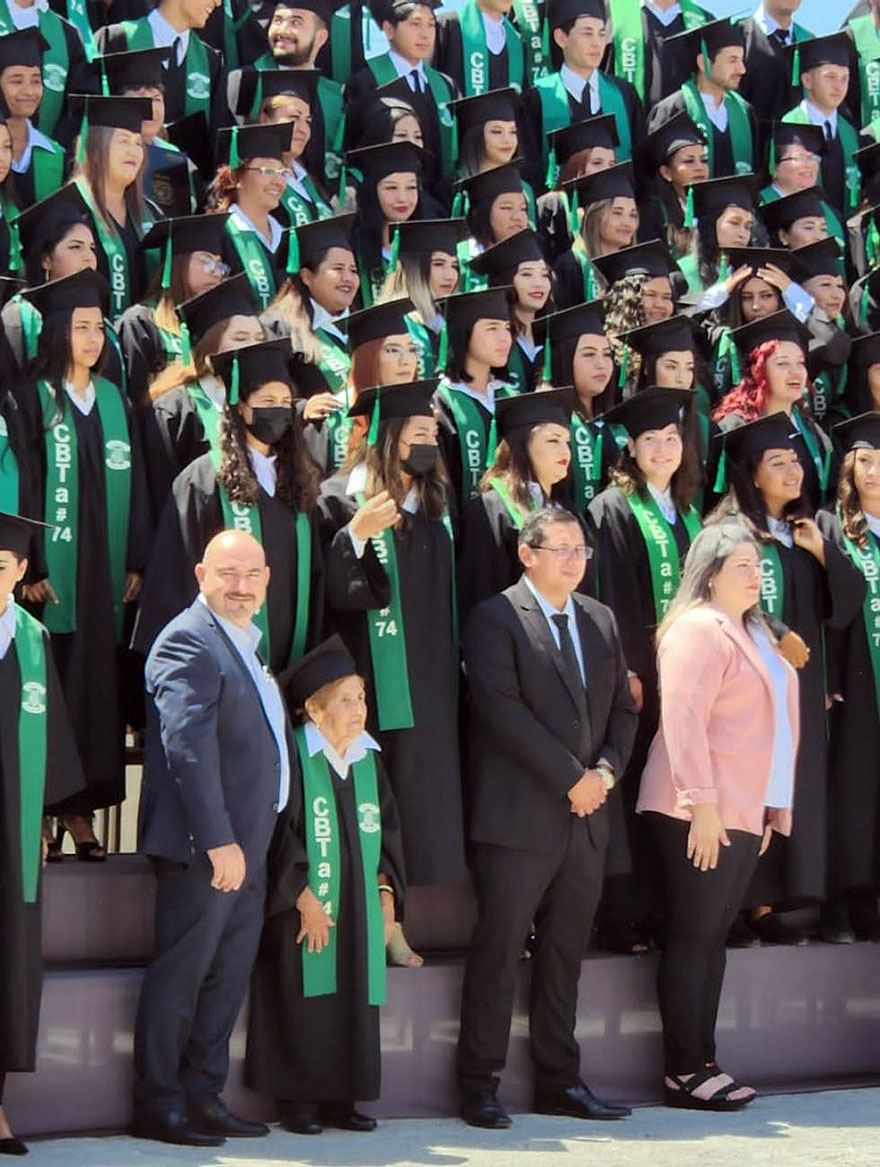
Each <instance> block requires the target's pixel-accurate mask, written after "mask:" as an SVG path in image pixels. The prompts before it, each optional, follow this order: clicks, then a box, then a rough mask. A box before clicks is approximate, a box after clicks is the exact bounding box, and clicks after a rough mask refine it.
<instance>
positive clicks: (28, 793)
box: [13, 603, 49, 904]
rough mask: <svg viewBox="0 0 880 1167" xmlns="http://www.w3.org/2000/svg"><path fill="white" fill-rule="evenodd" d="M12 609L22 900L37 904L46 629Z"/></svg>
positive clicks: (45, 734) (44, 741)
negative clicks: (17, 677)
mask: <svg viewBox="0 0 880 1167" xmlns="http://www.w3.org/2000/svg"><path fill="white" fill-rule="evenodd" d="M13 606H14V608H15V639H14V641H13V643H14V645H15V655H16V657H17V658H18V671H19V674H20V675H21V707H20V709H19V713H18V780H19V802H20V829H21V834H20V840H21V898H22V900H23V901H24V902H25V903H26V904H34V903H36V902H37V884H38V882H39V878H40V861H41V853H40V831H41V823H42V819H43V795H44V793H45V789H46V756H47V754H48V744H49V743H48V709H47V704H46V702H47V698H48V689H47V686H46V641H45V639H44V632H45V629H44V628H43V625H42V624H41V623H40V622H39V620H35V619H34V617H33V616H31V614H30V613H29V612H26V611H25V610H24V608H20V607H19V606H18V604H15V603H13Z"/></svg>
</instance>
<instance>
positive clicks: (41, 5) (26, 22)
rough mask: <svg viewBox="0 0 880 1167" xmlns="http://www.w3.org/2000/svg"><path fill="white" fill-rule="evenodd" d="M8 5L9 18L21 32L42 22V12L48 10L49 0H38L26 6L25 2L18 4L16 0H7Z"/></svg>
mask: <svg viewBox="0 0 880 1167" xmlns="http://www.w3.org/2000/svg"><path fill="white" fill-rule="evenodd" d="M6 7H7V10H8V11H9V19H10V20H11V21H12V23H13V24H14V25H15V27H16V28H17V29H18V30H19V32H21V30H22V29H25V28H36V27H37V25H38V24H39V23H40V13H41V12H46V11H47V9H48V7H49V2H48V0H36V3H35V4H29V5H27V7H25V6H24V5H23V4H16V2H15V0H7V5H6Z"/></svg>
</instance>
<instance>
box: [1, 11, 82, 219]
mask: <svg viewBox="0 0 880 1167" xmlns="http://www.w3.org/2000/svg"><path fill="white" fill-rule="evenodd" d="M37 27H38V28H39V31H40V32H41V33H42V34H43V36H44V37H45V39H46V41H47V43H48V45H49V47H48V48H47V49H46V51H45V53H43V67H42V75H43V98H42V101H41V102H40V108H39V109H38V110H37V129H38V130H39V131H40V133H42V134H45V135H46V136H47V137H51V136H52V134H54V133H55V127H56V126H57V125H58V122H59V119H60V118H61V114H62V113H63V111H64V91H65V89H66V88H67V75H68V73H69V72H70V54H69V53H68V51H67V38H66V37H65V35H64V21H63V20H62V19H61V17H60V16H58V14H57V13H55V12H53V11H52V9H51V8H49V9H47V10H46V11H45V12H41V13H40V14H39V16H38V18H37ZM15 31H16V30H15V25H14V24H13V21H12V17H11V16H10V15H9V7H8V5H7V4H6V0H0V37H3V36H8V35H9V34H10V33H13V32H15ZM62 159H63V155H62ZM60 185H61V184H60V183H59V186H60ZM55 189H56V190H57V189H58V188H57V187H56V188H55ZM51 193H52V191H51V190H49V191H48V192H47V194H51ZM43 197H45V196H41V195H37V198H38V199H40V198H43Z"/></svg>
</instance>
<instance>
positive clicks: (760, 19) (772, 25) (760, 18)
mask: <svg viewBox="0 0 880 1167" xmlns="http://www.w3.org/2000/svg"><path fill="white" fill-rule="evenodd" d="M753 19H754V21H755V24H757V25H759V26H760V27H761V28H762V29H763V30H764V32H765V33H766V34H767V36H769V35H770V33H771V32H776V30H777V28H779V27H780V26H779V25H778V24H777V23H776V21H775V20H774V19H773V17H772V16H768V14H767V12H766V11H765V9H764V5H763V4H759V5H758V7H757V8H756V9H755V15H754V17H753Z"/></svg>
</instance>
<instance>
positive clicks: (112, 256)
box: [50, 178, 131, 631]
mask: <svg viewBox="0 0 880 1167" xmlns="http://www.w3.org/2000/svg"><path fill="white" fill-rule="evenodd" d="M76 186H77V189H78V190H79V193H80V194H81V195H82V197H83V201H84V202H85V204H86V206H87V207H88V208H89V211H90V212H91V216H92V223H93V226H94V228H95V234H96V235H97V237H98V245H99V246H100V248H101V250H102V251H103V252H104V255H105V256H106V257H107V268H108V270H109V272H110V319H111V320H113V321H115V320H116V319H117V318H118V317H119V316H121V315H122V313H123V312H124V311H125V309H126V308H127V307H128V306H129V305H130V304H131V282H130V278H129V271H128V254H127V252H126V250H125V244H124V243H123V242H122V239H121V237H120V236H119V234H118V233H117V231H116V229H115V227H108V226H107V224H106V223H105V222H104V219H103V217H102V215H101V212H100V211H99V210H98V208H97V206H96V205H95V201H94V199H93V198H92V195H91V192H90V191H89V188H88V186H87V184H86V181H85V179H83V178H78V179H76ZM50 631H51V629H50Z"/></svg>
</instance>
